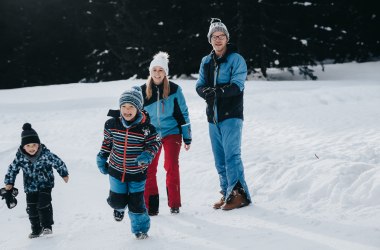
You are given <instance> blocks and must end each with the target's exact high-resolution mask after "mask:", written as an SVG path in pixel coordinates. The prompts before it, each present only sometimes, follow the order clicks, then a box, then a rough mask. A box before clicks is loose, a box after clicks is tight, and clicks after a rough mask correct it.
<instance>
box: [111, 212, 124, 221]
mask: <svg viewBox="0 0 380 250" xmlns="http://www.w3.org/2000/svg"><path fill="white" fill-rule="evenodd" d="M113 218H114V219H115V221H122V220H123V218H124V211H121V212H120V211H117V210H113Z"/></svg>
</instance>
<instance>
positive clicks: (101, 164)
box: [96, 153, 108, 174]
mask: <svg viewBox="0 0 380 250" xmlns="http://www.w3.org/2000/svg"><path fill="white" fill-rule="evenodd" d="M96 165H98V168H99V171H100V173H102V174H108V163H107V158H105V157H103V156H102V155H101V154H100V153H99V154H98V155H97V156H96Z"/></svg>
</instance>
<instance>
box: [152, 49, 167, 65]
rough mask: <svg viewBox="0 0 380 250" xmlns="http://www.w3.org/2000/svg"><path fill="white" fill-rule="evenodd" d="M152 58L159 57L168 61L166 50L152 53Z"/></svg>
mask: <svg viewBox="0 0 380 250" xmlns="http://www.w3.org/2000/svg"><path fill="white" fill-rule="evenodd" d="M153 59H161V60H165V61H166V62H167V63H169V54H168V53H166V52H163V51H160V52H158V53H157V54H155V55H154V57H153Z"/></svg>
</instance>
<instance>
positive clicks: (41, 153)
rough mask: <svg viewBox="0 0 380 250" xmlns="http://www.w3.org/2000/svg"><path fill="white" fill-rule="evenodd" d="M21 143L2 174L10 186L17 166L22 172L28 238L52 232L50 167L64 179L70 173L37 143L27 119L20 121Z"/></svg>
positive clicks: (13, 180)
mask: <svg viewBox="0 0 380 250" xmlns="http://www.w3.org/2000/svg"><path fill="white" fill-rule="evenodd" d="M22 128H23V132H22V133H21V146H20V147H19V149H18V151H17V153H16V157H15V159H14V160H13V162H12V164H11V165H10V166H9V168H8V172H7V174H6V175H5V180H4V183H5V189H6V190H12V189H13V186H14V183H15V180H16V176H17V174H18V173H19V171H20V169H22V171H23V176H24V191H25V193H26V203H27V207H26V211H27V213H28V215H29V220H30V223H31V225H32V233H30V234H29V238H36V237H39V236H40V235H42V234H44V235H46V234H52V232H53V231H52V225H53V224H54V221H53V207H52V204H51V190H52V188H53V187H54V173H53V168H55V169H56V170H57V172H58V173H59V175H60V176H61V177H62V178H63V180H64V181H65V182H68V180H69V173H68V171H67V167H66V165H65V163H64V162H63V161H62V160H61V159H60V158H59V157H58V156H56V155H55V154H53V153H51V152H50V151H49V149H47V148H46V146H45V145H44V144H41V143H40V139H39V137H38V134H37V133H36V131H35V130H34V129H32V126H31V125H30V124H29V123H25V124H24V125H23V127H22Z"/></svg>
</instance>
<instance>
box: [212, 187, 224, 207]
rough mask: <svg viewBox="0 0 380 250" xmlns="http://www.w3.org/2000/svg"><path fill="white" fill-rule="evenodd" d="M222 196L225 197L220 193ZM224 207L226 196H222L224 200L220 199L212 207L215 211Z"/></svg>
mask: <svg viewBox="0 0 380 250" xmlns="http://www.w3.org/2000/svg"><path fill="white" fill-rule="evenodd" d="M220 194H221V195H223V192H222V191H220ZM223 205H224V195H223V196H222V198H220V200H218V201H217V202H215V203H214V205H213V206H212V207H213V208H214V209H220V208H221V207H222V206H223Z"/></svg>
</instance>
